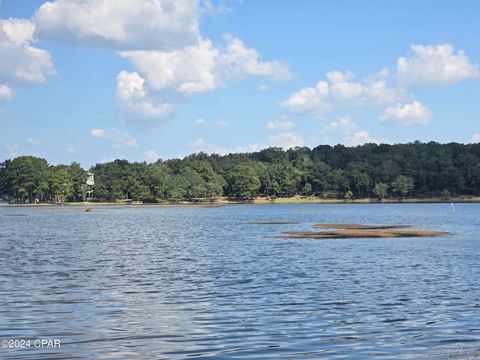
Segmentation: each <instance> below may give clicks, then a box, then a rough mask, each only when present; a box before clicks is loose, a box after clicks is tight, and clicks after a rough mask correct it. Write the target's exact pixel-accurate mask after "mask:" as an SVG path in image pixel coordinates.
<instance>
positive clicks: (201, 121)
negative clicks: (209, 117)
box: [193, 118, 206, 125]
mask: <svg viewBox="0 0 480 360" xmlns="http://www.w3.org/2000/svg"><path fill="white" fill-rule="evenodd" d="M193 123H194V124H195V125H205V124H206V122H205V120H204V119H202V118H198V119H195V121H194V122H193Z"/></svg>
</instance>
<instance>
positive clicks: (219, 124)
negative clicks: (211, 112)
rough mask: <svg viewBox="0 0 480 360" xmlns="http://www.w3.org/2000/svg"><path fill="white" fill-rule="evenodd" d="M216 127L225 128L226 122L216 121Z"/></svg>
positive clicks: (222, 120)
mask: <svg viewBox="0 0 480 360" xmlns="http://www.w3.org/2000/svg"><path fill="white" fill-rule="evenodd" d="M217 125H218V126H220V127H227V126H228V124H227V122H226V121H225V120H224V119H220V120H218V121H217Z"/></svg>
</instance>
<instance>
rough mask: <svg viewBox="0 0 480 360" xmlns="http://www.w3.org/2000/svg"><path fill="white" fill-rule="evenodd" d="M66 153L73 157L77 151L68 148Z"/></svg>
mask: <svg viewBox="0 0 480 360" xmlns="http://www.w3.org/2000/svg"><path fill="white" fill-rule="evenodd" d="M67 153H69V154H70V155H75V154H76V153H77V149H75V148H74V147H72V146H70V147H68V148H67Z"/></svg>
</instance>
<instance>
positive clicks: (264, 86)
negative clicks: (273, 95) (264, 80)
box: [258, 84, 268, 92]
mask: <svg viewBox="0 0 480 360" xmlns="http://www.w3.org/2000/svg"><path fill="white" fill-rule="evenodd" d="M258 90H259V91H261V92H265V91H268V85H265V84H261V85H260V86H259V87H258Z"/></svg>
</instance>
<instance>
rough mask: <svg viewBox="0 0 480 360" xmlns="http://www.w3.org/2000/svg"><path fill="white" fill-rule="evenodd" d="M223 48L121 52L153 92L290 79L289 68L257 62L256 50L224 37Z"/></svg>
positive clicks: (203, 45) (204, 44) (202, 42)
mask: <svg viewBox="0 0 480 360" xmlns="http://www.w3.org/2000/svg"><path fill="white" fill-rule="evenodd" d="M225 41H226V43H227V44H226V46H225V47H222V46H219V47H216V46H214V45H213V44H212V42H211V41H210V40H209V39H199V41H198V43H197V44H195V45H192V46H187V47H185V48H183V49H180V50H175V51H169V52H162V51H123V52H121V53H120V55H121V56H122V57H124V58H126V59H128V60H129V61H130V62H131V63H132V64H133V65H134V66H135V68H136V69H137V70H138V72H139V73H140V74H141V76H142V77H144V78H145V79H146V81H147V83H148V85H149V86H150V87H151V88H152V89H153V90H155V91H163V90H174V91H176V92H179V93H182V94H192V93H197V92H205V91H211V90H214V89H215V88H217V87H218V86H219V85H221V84H222V83H223V82H224V81H225V80H230V79H235V78H243V77H245V76H264V77H269V78H272V79H278V80H284V79H289V78H290V77H291V73H290V70H289V69H288V66H286V65H284V64H282V63H280V62H277V61H266V62H262V61H259V54H258V52H257V51H256V50H255V49H252V48H247V47H246V46H245V45H244V44H243V43H242V42H241V41H240V40H239V39H237V38H234V37H231V36H226V37H225Z"/></svg>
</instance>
